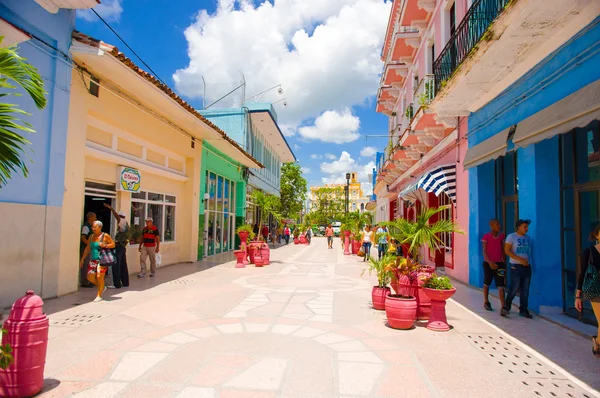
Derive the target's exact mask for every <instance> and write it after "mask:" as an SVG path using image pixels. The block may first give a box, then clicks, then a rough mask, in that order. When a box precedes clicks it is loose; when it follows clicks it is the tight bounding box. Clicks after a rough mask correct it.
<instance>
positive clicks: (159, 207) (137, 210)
mask: <svg viewBox="0 0 600 398" xmlns="http://www.w3.org/2000/svg"><path fill="white" fill-rule="evenodd" d="M176 206H177V199H176V198H175V196H172V195H165V194H161V193H155V192H138V193H134V194H132V195H131V220H130V223H131V225H132V229H133V230H134V231H140V232H141V230H142V228H144V226H145V222H146V218H147V217H152V222H153V223H154V225H155V226H156V228H158V232H159V234H160V240H161V242H174V241H175V210H176ZM136 243H137V242H136Z"/></svg>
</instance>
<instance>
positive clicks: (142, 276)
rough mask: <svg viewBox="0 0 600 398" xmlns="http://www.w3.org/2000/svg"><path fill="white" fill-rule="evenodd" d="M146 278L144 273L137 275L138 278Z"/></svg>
mask: <svg viewBox="0 0 600 398" xmlns="http://www.w3.org/2000/svg"><path fill="white" fill-rule="evenodd" d="M145 276H146V273H145V272H142V273H141V274H138V278H144V277H145Z"/></svg>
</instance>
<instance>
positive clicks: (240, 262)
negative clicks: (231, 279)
mask: <svg viewBox="0 0 600 398" xmlns="http://www.w3.org/2000/svg"><path fill="white" fill-rule="evenodd" d="M233 254H234V255H235V259H236V260H237V263H236V264H235V268H246V266H245V265H244V259H245V257H246V251H245V250H234V251H233Z"/></svg>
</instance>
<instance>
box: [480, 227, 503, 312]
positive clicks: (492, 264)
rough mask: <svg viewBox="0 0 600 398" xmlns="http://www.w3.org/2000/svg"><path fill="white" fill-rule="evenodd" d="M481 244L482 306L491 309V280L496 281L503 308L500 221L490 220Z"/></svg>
mask: <svg viewBox="0 0 600 398" xmlns="http://www.w3.org/2000/svg"><path fill="white" fill-rule="evenodd" d="M481 244H482V246H483V258H484V262H483V275H484V276H483V300H484V301H483V308H485V309H486V310H488V311H493V308H492V305H491V304H490V300H489V294H490V286H491V284H492V280H493V281H494V282H495V283H496V287H497V288H498V294H499V296H500V304H501V305H502V308H504V304H505V303H504V286H505V279H506V264H504V255H503V247H504V234H503V233H502V232H500V221H498V220H496V219H492V220H490V232H488V233H487V234H485V235H483V238H482V239H481Z"/></svg>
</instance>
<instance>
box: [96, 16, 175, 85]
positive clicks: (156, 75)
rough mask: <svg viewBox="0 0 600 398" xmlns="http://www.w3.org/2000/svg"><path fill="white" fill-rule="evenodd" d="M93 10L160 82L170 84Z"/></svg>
mask: <svg viewBox="0 0 600 398" xmlns="http://www.w3.org/2000/svg"><path fill="white" fill-rule="evenodd" d="M91 10H92V12H93V13H94V14H96V16H97V17H98V18H100V20H101V21H102V22H104V25H106V27H107V28H108V29H110V30H111V32H113V33H114V34H115V36H117V37H118V38H119V40H121V42H122V43H123V44H125V47H127V48H128V49H129V51H131V52H132V53H133V55H135V56H136V57H137V59H139V60H140V62H141V63H142V64H144V66H145V67H146V68H148V70H149V71H150V72H152V74H153V75H154V76H155V77H156V78H157V79H158V80H160V82H161V83H162V84H164V85H165V86H167V85H168V84H167V83H165V82H164V80H163V79H161V78H160V76H158V73H156V72H154V71H153V70H152V68H151V67H150V65H148V64H147V63H146V62H144V60H143V59H142V57H140V56H139V55H138V54H137V53H136V52H135V51H134V49H133V48H131V47H130V46H129V44H127V42H126V41H125V40H124V39H123V38H122V37H121V36H119V34H118V33H117V32H116V31H115V30H114V29H113V28H112V26H110V25H109V24H108V22H106V21H105V20H104V18H102V17H101V16H100V14H98V12H96V10H94V9H93V8H92V9H91Z"/></svg>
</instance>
